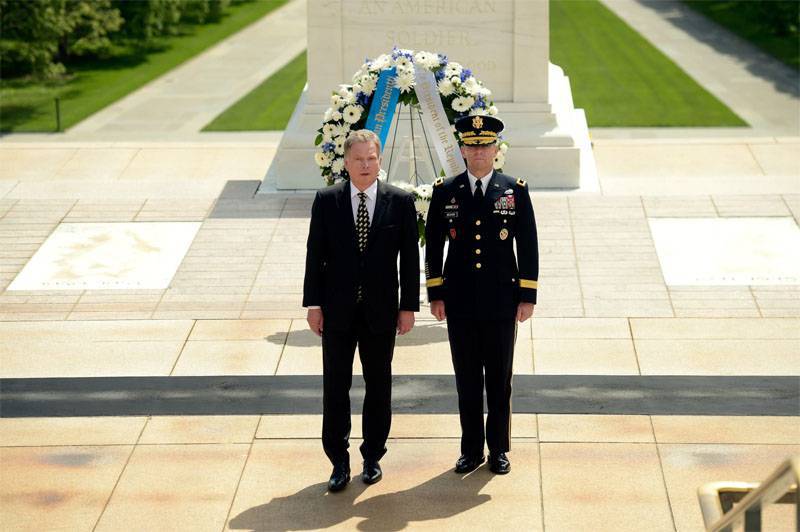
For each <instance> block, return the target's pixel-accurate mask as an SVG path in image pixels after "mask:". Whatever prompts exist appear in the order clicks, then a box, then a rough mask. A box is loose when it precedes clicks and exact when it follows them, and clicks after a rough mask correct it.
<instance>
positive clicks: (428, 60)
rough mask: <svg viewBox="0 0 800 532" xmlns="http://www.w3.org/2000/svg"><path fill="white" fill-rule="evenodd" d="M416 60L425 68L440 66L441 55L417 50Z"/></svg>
mask: <svg viewBox="0 0 800 532" xmlns="http://www.w3.org/2000/svg"><path fill="white" fill-rule="evenodd" d="M414 62H415V63H417V64H419V65H420V66H423V67H425V68H428V69H431V68H436V67H438V66H439V56H438V55H437V54H432V53H430V52H422V51H421V52H417V53H416V55H415V56H414Z"/></svg>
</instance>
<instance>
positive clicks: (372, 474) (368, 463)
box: [361, 460, 383, 484]
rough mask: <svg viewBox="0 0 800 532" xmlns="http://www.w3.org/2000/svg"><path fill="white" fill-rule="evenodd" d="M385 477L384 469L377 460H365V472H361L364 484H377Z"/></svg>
mask: <svg viewBox="0 0 800 532" xmlns="http://www.w3.org/2000/svg"><path fill="white" fill-rule="evenodd" d="M381 478H383V471H381V466H380V464H379V463H378V461H377V460H364V472H363V473H361V480H363V481H364V484H376V483H378V482H380V480H381Z"/></svg>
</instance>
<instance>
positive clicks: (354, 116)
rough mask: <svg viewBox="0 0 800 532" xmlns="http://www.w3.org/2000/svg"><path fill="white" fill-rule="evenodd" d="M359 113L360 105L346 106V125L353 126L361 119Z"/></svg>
mask: <svg viewBox="0 0 800 532" xmlns="http://www.w3.org/2000/svg"><path fill="white" fill-rule="evenodd" d="M361 111H362V108H361V106H360V105H348V106H347V107H345V108H344V115H343V116H344V121H345V122H347V123H348V124H355V123H356V122H358V120H359V118H361Z"/></svg>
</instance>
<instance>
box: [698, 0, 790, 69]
mask: <svg viewBox="0 0 800 532" xmlns="http://www.w3.org/2000/svg"><path fill="white" fill-rule="evenodd" d="M684 3H685V4H687V5H688V6H689V7H691V8H692V9H695V10H696V11H699V12H700V13H702V14H704V15H705V16H707V17H708V18H710V19H711V20H713V21H714V22H716V23H717V24H719V25H720V26H724V27H726V28H727V29H729V30H730V31H732V32H733V33H735V34H737V35H738V36H739V37H741V38H743V39H745V40H747V41H750V42H751V43H752V44H754V45H755V46H757V47H759V48H761V49H762V50H764V51H765V52H767V53H768V54H770V55H772V56H774V57H775V58H777V59H778V60H780V61H782V62H784V63H785V64H787V65H789V66H790V67H793V68H794V69H795V70H800V40H798V39H800V36H798V30H797V18H798V14H800V3H798V2H797V0H780V4H781V5H777V2H776V5H775V6H774V8H779V9H784V10H788V11H789V12H790V13H791V16H792V18H793V19H794V21H795V27H794V31H789V32H787V33H786V34H785V35H776V34H774V33H773V32H771V31H769V29H768V28H767V27H766V26H765V25H764V24H754V23H753V20H752V16H751V9H752V8H753V7H761V6H756V5H752V4H750V5H747V4H745V5H743V2H742V1H741V0H738V1H734V0H684ZM774 8H773V9H774ZM773 12H774V11H773Z"/></svg>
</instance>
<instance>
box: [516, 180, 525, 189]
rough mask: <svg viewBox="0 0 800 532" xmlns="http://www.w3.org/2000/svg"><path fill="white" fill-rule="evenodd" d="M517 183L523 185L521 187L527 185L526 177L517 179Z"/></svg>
mask: <svg viewBox="0 0 800 532" xmlns="http://www.w3.org/2000/svg"><path fill="white" fill-rule="evenodd" d="M517 184H518V185H519V186H521V187H524V186H525V180H524V179H517Z"/></svg>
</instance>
